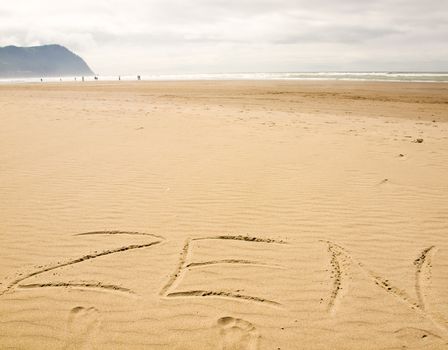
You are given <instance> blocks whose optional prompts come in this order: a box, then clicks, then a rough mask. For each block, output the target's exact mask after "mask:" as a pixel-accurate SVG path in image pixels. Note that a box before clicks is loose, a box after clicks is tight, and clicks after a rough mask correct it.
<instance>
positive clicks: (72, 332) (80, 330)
mask: <svg viewBox="0 0 448 350" xmlns="http://www.w3.org/2000/svg"><path fill="white" fill-rule="evenodd" d="M99 326H100V313H99V311H98V310H97V309H96V308H94V307H89V308H85V307H82V306H77V307H75V308H73V309H72V310H71V311H70V314H69V316H68V322H67V344H66V346H65V349H73V350H75V349H85V350H87V349H95V341H96V340H97V337H96V336H97V334H98V329H99Z"/></svg>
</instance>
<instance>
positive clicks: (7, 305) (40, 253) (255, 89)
mask: <svg viewBox="0 0 448 350" xmlns="http://www.w3.org/2000/svg"><path fill="white" fill-rule="evenodd" d="M0 104H1V106H2V107H1V109H0V122H1V127H0V194H1V196H0V222H1V224H0V348H1V349H16V348H18V349H179V350H180V349H191V350H193V349H207V350H208V349H213V350H214V349H223V350H224V349H225V350H236V349H238V350H268V349H274V350H278V349H282V350H287V349H307V350H310V349H316V350H317V349H388V350H392V349H397V350H398V349H445V348H448V86H447V85H444V84H413V83H407V84H398V83H387V84H386V83H336V82H333V83H330V82H319V83H311V82H307V83H305V82H300V83H299V82H151V83H149V82H145V83H143V82H141V83H120V84H119V83H101V82H99V83H85V84H80V83H79V84H68V83H67V84H46V85H37V84H36V85H32V84H30V85H25V84H23V85H2V86H0ZM417 139H422V140H423V142H417Z"/></svg>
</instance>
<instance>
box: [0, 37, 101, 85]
mask: <svg viewBox="0 0 448 350" xmlns="http://www.w3.org/2000/svg"><path fill="white" fill-rule="evenodd" d="M73 75H86V76H88V75H94V73H93V72H92V70H91V69H90V68H89V66H88V65H87V63H86V62H85V61H84V60H83V59H82V58H81V57H79V56H78V55H75V54H74V53H73V52H71V51H70V50H68V49H66V48H65V47H63V46H61V45H44V46H33V47H17V46H6V47H0V78H26V77H60V76H61V77H62V76H73Z"/></svg>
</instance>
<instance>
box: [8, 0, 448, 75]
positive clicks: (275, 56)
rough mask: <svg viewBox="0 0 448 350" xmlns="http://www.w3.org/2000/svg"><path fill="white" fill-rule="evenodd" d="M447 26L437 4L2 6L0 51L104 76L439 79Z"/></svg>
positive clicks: (22, 2) (132, 0) (253, 0)
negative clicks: (287, 74)
mask: <svg viewBox="0 0 448 350" xmlns="http://www.w3.org/2000/svg"><path fill="white" fill-rule="evenodd" d="M446 18H448V3H447V2H446V1H445V0H426V1H425V2H422V1H420V0H371V1H359V0H341V1H334V0H313V1H309V0H307V1H305V0H225V1H224V0H191V1H185V0H149V1H144V2H143V1H141V0H96V1H91V0H77V1H73V0H67V1H56V0H40V1H28V0H15V1H10V0H4V1H2V2H1V3H0V33H1V35H0V45H8V44H16V45H37V44H45V43H60V44H62V45H65V46H67V47H69V48H70V49H72V50H74V51H76V52H77V53H79V54H81V55H82V56H83V57H84V58H86V59H87V61H88V62H89V63H90V64H91V65H92V66H93V67H94V68H95V69H96V70H97V71H101V72H105V73H110V74H112V73H115V72H117V71H123V72H134V71H139V72H146V71H148V72H149V71H151V72H159V71H160V72H162V71H163V72H164V73H169V72H184V71H185V72H186V71H189V72H190V71H196V72H204V71H243V70H257V71H262V70H275V71H285V70H316V69H319V70H332V69H338V68H340V67H349V68H350V67H351V70H356V69H368V70H381V69H386V70H387V69H388V67H389V66H390V67H394V69H396V66H397V64H398V63H397V62H400V64H401V65H402V69H403V70H409V69H410V68H411V67H412V68H413V69H420V68H421V69H422V70H448V62H446V60H445V58H446V54H447V49H445V47H444V45H443V43H444V41H445V40H446V39H444V38H446V37H448V23H447V21H446ZM316 53H318V56H319V57H316ZM117 58H118V59H117ZM372 58H374V59H372Z"/></svg>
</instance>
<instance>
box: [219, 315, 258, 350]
mask: <svg viewBox="0 0 448 350" xmlns="http://www.w3.org/2000/svg"><path fill="white" fill-rule="evenodd" d="M218 327H219V328H220V333H221V339H222V341H221V349H222V350H257V349H258V340H259V338H260V336H259V334H258V332H257V330H256V328H255V327H254V326H253V325H252V323H250V322H247V321H245V320H242V319H239V318H233V317H222V318H220V319H219V320H218Z"/></svg>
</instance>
